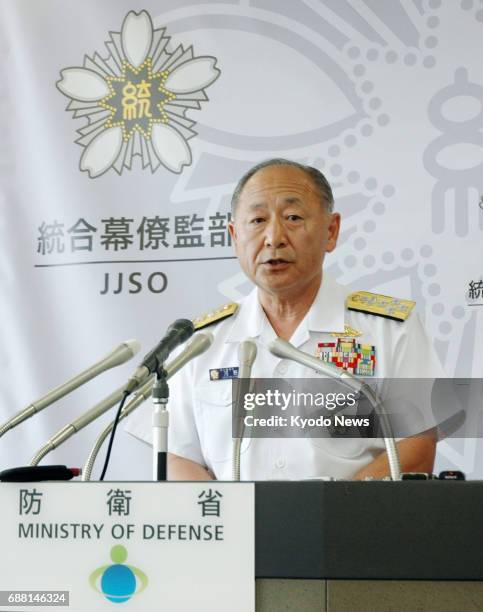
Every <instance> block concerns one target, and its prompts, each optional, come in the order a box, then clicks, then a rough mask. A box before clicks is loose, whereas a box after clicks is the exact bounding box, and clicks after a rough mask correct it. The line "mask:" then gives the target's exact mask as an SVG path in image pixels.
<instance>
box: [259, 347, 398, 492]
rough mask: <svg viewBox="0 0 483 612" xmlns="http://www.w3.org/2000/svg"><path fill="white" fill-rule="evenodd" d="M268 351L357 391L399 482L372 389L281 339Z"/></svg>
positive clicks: (388, 430) (389, 434) (388, 431)
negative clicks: (373, 416) (375, 421)
mask: <svg viewBox="0 0 483 612" xmlns="http://www.w3.org/2000/svg"><path fill="white" fill-rule="evenodd" d="M268 350H269V351H270V352H271V353H272V355H275V357H280V358H282V359H290V360H292V361H296V362H297V363H300V364H301V365H304V366H306V367H308V368H311V369H312V370H315V371H316V372H319V373H320V374H324V375H325V376H328V377H329V378H336V379H338V380H340V381H341V383H342V384H344V385H346V386H347V387H349V388H350V389H352V390H355V391H359V392H360V393H362V394H363V395H365V396H366V397H367V399H368V400H369V402H370V403H371V406H372V407H373V408H374V410H375V412H376V414H377V416H378V417H379V422H380V424H381V428H382V432H383V435H384V444H385V447H386V452H387V458H388V462H389V468H390V471H391V478H392V480H401V465H400V462H399V454H398V451H397V447H396V442H395V440H394V434H393V431H392V426H391V422H390V421H389V417H388V415H387V413H386V411H385V409H384V405H383V403H382V401H381V400H380V398H379V397H378V396H377V394H376V392H375V391H374V390H373V389H372V387H370V386H369V385H368V384H367V383H365V382H364V381H362V380H360V379H359V378H358V377H357V376H355V375H354V374H351V373H350V372H347V370H343V369H342V368H338V367H337V366H332V365H330V364H328V363H325V362H323V361H321V360H320V359H317V358H316V357H312V356H311V355H308V354H307V353H304V352H303V351H300V350H299V349H297V348H295V346H293V345H292V344H290V342H287V341H286V340H283V339H282V338H277V339H276V340H273V341H272V342H270V343H269V345H268Z"/></svg>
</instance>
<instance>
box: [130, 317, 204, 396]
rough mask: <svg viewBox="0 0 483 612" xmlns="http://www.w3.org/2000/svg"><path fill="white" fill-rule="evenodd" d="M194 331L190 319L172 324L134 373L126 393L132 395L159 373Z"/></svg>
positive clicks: (178, 320)
mask: <svg viewBox="0 0 483 612" xmlns="http://www.w3.org/2000/svg"><path fill="white" fill-rule="evenodd" d="M194 331H195V328H194V325H193V323H192V321H190V320H189V319H177V320H176V321H175V322H174V323H172V324H171V325H170V326H169V327H168V329H167V331H166V333H165V335H164V336H163V338H162V339H161V341H160V342H159V343H158V344H157V346H155V347H154V348H153V349H152V350H151V351H150V352H149V353H148V354H147V355H145V357H144V359H143V360H142V362H141V365H140V366H138V367H137V368H136V370H135V371H134V372H133V374H132V375H131V377H130V378H129V380H128V382H127V385H126V387H125V393H126V394H129V393H132V392H133V391H134V389H136V387H138V386H139V385H140V384H141V383H142V382H143V381H144V380H145V379H146V378H147V377H148V376H149V375H150V374H154V373H155V372H157V371H158V370H159V368H160V367H161V366H162V365H163V363H164V362H165V361H166V359H167V358H168V356H169V354H170V353H171V352H172V351H173V350H174V349H175V348H176V347H177V346H179V345H180V344H183V342H186V340H188V338H190V337H191V336H192V335H193V333H194Z"/></svg>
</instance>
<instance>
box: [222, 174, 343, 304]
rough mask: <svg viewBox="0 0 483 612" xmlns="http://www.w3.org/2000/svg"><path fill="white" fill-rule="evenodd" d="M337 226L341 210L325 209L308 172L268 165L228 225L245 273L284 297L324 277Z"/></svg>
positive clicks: (255, 177)
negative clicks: (322, 274) (324, 266)
mask: <svg viewBox="0 0 483 612" xmlns="http://www.w3.org/2000/svg"><path fill="white" fill-rule="evenodd" d="M339 227H340V215H338V214H337V213H333V214H331V213H329V212H327V210H326V206H325V204H324V203H322V202H321V200H320V195H319V193H318V191H317V190H316V187H315V186H314V185H313V182H312V179H311V178H310V176H309V175H308V174H306V173H305V172H303V171H302V170H299V169H298V168H294V167H291V166H269V167H267V168H263V169H262V170H259V171H258V172H257V173H256V174H254V175H253V176H252V177H251V178H250V179H249V180H248V182H247V183H246V184H245V187H244V188H243V191H242V193H241V196H240V199H239V201H238V205H237V209H236V212H235V218H234V222H233V223H231V224H230V227H229V230H230V234H231V235H232V238H233V243H234V246H235V252H236V254H237V257H238V259H239V261H240V265H241V267H242V269H243V271H244V272H245V274H246V275H247V276H248V277H249V278H250V280H252V281H253V282H254V283H255V284H256V285H257V286H258V287H260V289H262V290H264V291H266V292H267V293H270V294H273V295H279V296H283V295H292V294H297V293H298V292H302V291H303V290H304V289H305V288H307V287H308V286H311V285H313V284H314V283H315V282H317V281H319V282H320V275H321V270H322V263H323V261H324V255H325V253H330V252H331V251H333V250H334V248H335V245H336V242H337V236H338V234H339Z"/></svg>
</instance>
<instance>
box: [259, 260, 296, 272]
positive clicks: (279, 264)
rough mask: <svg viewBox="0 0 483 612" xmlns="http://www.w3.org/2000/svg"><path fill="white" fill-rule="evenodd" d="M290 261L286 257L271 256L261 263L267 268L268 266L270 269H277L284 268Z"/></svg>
mask: <svg viewBox="0 0 483 612" xmlns="http://www.w3.org/2000/svg"><path fill="white" fill-rule="evenodd" d="M291 263H292V262H291V261H288V260H287V259H281V258H273V259H267V260H266V261H264V262H263V265H264V266H265V267H267V268H270V269H271V270H279V269H283V268H286V267H287V266H288V265H289V264H291Z"/></svg>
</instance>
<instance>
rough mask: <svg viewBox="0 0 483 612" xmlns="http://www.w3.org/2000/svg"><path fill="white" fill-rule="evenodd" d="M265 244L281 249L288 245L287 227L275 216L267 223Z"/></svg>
mask: <svg viewBox="0 0 483 612" xmlns="http://www.w3.org/2000/svg"><path fill="white" fill-rule="evenodd" d="M265 246H266V247H271V248H273V249H280V248H282V247H285V246H287V236H286V234H285V227H284V225H283V223H281V222H280V219H277V218H273V219H271V220H270V222H269V223H267V225H266V229H265Z"/></svg>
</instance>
